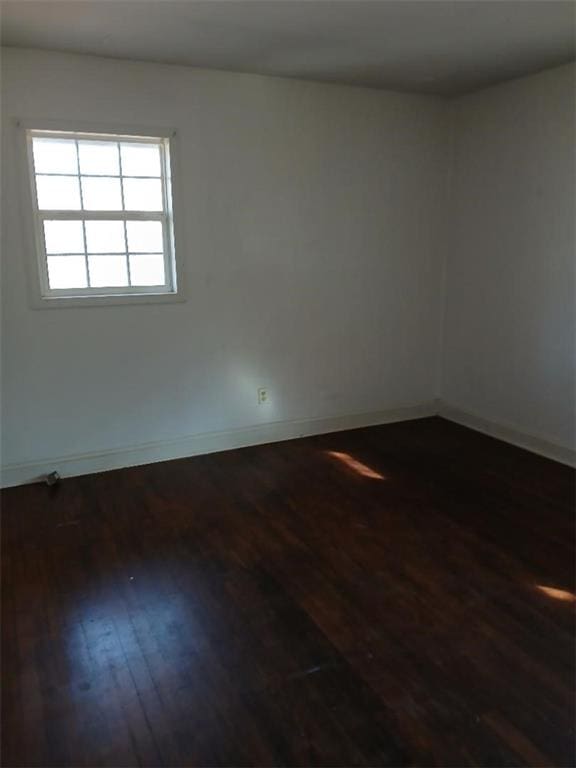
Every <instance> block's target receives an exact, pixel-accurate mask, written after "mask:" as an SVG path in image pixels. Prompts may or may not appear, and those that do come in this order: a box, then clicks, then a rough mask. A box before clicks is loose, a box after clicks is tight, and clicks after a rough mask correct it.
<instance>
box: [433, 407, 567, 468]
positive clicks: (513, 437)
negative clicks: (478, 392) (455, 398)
mask: <svg viewBox="0 0 576 768" xmlns="http://www.w3.org/2000/svg"><path fill="white" fill-rule="evenodd" d="M437 413H438V415H439V416H442V417H443V418H444V419H448V420H449V421H455V422H456V423H457V424H461V425H462V426H464V427H469V428H470V429H475V430H476V431H477V432H482V433H484V434H485V435H490V437H496V438H498V440H503V441H504V442H505V443H511V444H512V445H516V446H518V447H519V448H525V449H526V450H527V451H532V453H537V454H539V455H540V456H545V457H546V458H547V459H554V461H559V462H560V463H561V464H568V465H569V466H571V467H574V466H576V451H574V450H572V449H571V448H565V447H564V446H561V445H556V444H555V443H550V442H549V441H548V440H544V439H542V438H541V437H536V436H535V435H528V434H526V433H524V432H520V431H519V430H517V429H514V428H513V427H509V426H505V425H503V424H495V423H494V422H492V421H488V420H486V419H483V418H481V417H480V416H475V415H474V414H472V413H468V412H467V411H461V410H459V409H458V408H454V407H453V406H451V405H448V403H444V402H442V401H441V400H440V401H438V408H437Z"/></svg>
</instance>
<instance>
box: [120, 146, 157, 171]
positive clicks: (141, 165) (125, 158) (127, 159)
mask: <svg viewBox="0 0 576 768" xmlns="http://www.w3.org/2000/svg"><path fill="white" fill-rule="evenodd" d="M120 151H121V153H122V173H123V175H124V176H160V167H161V165H160V147H159V146H158V145H157V144H135V143H132V142H131V143H129V144H121V145H120Z"/></svg>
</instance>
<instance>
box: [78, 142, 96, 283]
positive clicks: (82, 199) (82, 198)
mask: <svg viewBox="0 0 576 768" xmlns="http://www.w3.org/2000/svg"><path fill="white" fill-rule="evenodd" d="M74 144H75V146H76V169H77V171H78V177H77V178H78V188H79V190H80V207H81V209H82V210H84V195H83V193H82V177H81V175H80V150H79V149H78V139H75V140H74ZM82 238H83V240H84V264H85V266H86V283H87V285H88V288H91V287H92V285H91V283H90V265H89V263H88V241H87V239H86V222H85V221H84V219H82Z"/></svg>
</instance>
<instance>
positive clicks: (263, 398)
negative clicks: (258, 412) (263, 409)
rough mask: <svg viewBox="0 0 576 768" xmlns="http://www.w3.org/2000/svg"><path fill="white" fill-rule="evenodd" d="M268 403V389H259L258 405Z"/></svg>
mask: <svg viewBox="0 0 576 768" xmlns="http://www.w3.org/2000/svg"><path fill="white" fill-rule="evenodd" d="M267 402H268V390H267V389H266V387H259V388H258V405H265V404H266V403H267Z"/></svg>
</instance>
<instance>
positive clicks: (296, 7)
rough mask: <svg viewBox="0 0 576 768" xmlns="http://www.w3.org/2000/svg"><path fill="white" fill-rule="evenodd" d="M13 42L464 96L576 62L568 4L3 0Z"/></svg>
mask: <svg viewBox="0 0 576 768" xmlns="http://www.w3.org/2000/svg"><path fill="white" fill-rule="evenodd" d="M1 10H2V37H1V39H2V44H3V45H9V46H19V47H27V48H43V49H50V50H57V51H71V52H76V53H90V54H97V55H99V56H112V57H115V58H122V59H135V60H141V61H156V62H165V63H171V64H185V65H190V66H195V67H206V68H211V69H228V70H235V71H241V72H254V73H259V74H266V75H280V76H283V77H297V78H304V79H310V80H323V81H335V82H341V83H351V84H355V85H367V86H371V87H375V88H390V89H393V90H403V91H416V92H421V93H438V94H444V95H451V94H459V93H463V92H466V91H470V90H474V89H477V88H480V87H483V86H485V85H489V84H491V83H495V82H498V81H500V80H506V79H509V78H512V77H518V76H521V75H524V74H529V73H532V72H537V71H539V70H541V69H545V68H547V67H551V66H555V65H557V64H562V63H564V62H567V61H570V60H573V59H574V58H575V12H576V4H575V3H574V2H569V1H565V0H371V1H369V2H365V0H204V1H200V2H197V1H195V0H189V1H188V2H183V1H181V0H3V2H2V3H1Z"/></svg>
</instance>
